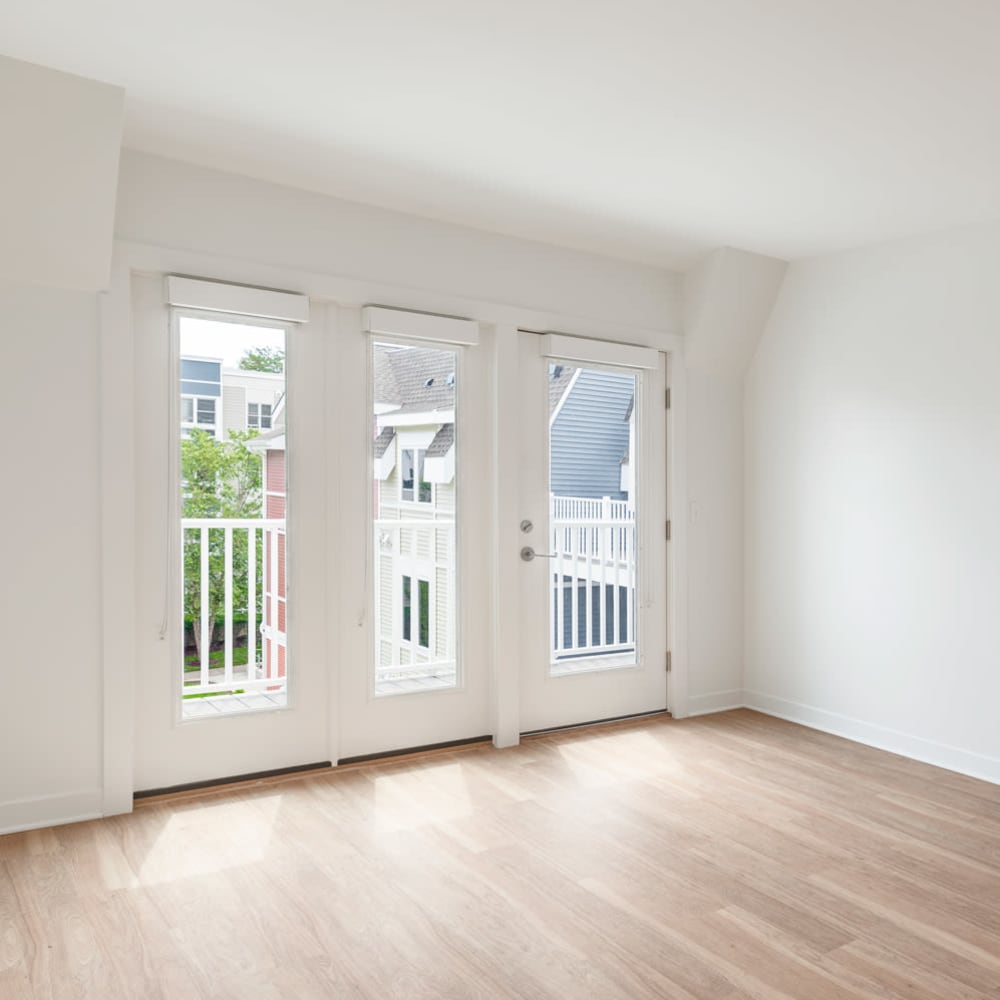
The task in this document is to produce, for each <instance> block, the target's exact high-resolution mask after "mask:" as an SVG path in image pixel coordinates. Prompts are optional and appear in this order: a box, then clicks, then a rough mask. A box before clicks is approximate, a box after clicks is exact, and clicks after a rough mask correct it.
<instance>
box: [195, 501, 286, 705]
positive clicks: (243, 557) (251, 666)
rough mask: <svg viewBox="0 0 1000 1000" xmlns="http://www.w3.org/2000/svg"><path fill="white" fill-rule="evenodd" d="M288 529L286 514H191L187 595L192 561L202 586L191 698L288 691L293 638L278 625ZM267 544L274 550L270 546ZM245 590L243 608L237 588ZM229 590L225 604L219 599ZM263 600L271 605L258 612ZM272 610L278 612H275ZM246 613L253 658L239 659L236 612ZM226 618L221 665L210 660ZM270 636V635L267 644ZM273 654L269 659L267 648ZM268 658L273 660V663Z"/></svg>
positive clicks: (197, 582)
mask: <svg viewBox="0 0 1000 1000" xmlns="http://www.w3.org/2000/svg"><path fill="white" fill-rule="evenodd" d="M284 532H285V521H284V519H283V518H183V519H182V520H181V535H182V539H183V551H184V556H183V558H182V561H181V574H182V593H185V594H186V593H187V589H186V582H187V581H185V580H184V571H185V566H186V564H187V563H188V562H189V561H193V562H194V564H195V566H196V567H197V570H196V572H195V573H194V574H193V576H192V579H193V581H194V582H195V585H196V589H197V599H196V601H195V608H194V613H193V614H192V615H191V617H192V618H193V620H194V623H195V627H196V628H197V630H198V643H197V645H198V649H199V652H200V656H199V665H198V666H199V669H198V671H197V674H196V676H197V680H189V677H191V676H192V675H193V674H194V672H193V671H191V672H185V674H184V685H183V687H184V690H183V694H184V695H204V694H218V693H223V692H227V691H232V690H236V689H240V690H243V691H246V692H251V691H270V692H276V691H282V690H284V687H285V680H286V678H285V676H284V675H283V672H282V674H281V675H279V662H278V647H279V646H284V645H285V642H286V637H285V633H284V632H283V631H279V629H278V627H277V626H278V608H277V605H278V601H279V599H280V600H281V601H282V602H283V601H284V595H283V594H280V593H279V579H278V572H279V557H278V551H279V537H280V536H282V535H283V534H284ZM265 547H266V548H265ZM192 555H193V556H194V557H195V558H193V560H189V556H192ZM237 588H239V589H240V590H241V591H243V594H242V597H241V600H240V601H239V607H238V608H236V607H235V604H236V601H235V592H236V590H237ZM220 592H221V605H220V601H219V597H220ZM258 598H260V599H261V602H262V603H263V605H264V609H263V613H260V612H258ZM268 608H270V611H269V610H268ZM237 611H238V612H239V613H240V614H241V615H243V614H245V615H246V619H247V622H246V654H245V655H246V661H245V663H242V664H234V662H233V661H234V653H235V651H236V650H237V648H239V649H241V651H242V645H241V646H239V647H238V646H237V644H236V642H235V641H234V617H235V614H236V613H237ZM217 614H220V615H221V617H222V619H223V656H222V665H221V669H220V668H219V667H213V666H212V665H211V662H210V653H211V647H212V643H213V640H214V633H215V619H216V616H217ZM265 640H269V641H267V642H266V643H265ZM265 646H266V648H267V649H268V650H269V655H267V656H266V657H265V656H264V649H265ZM265 661H266V662H265Z"/></svg>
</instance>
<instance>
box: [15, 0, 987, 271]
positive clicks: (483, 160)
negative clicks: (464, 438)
mask: <svg viewBox="0 0 1000 1000" xmlns="http://www.w3.org/2000/svg"><path fill="white" fill-rule="evenodd" d="M0 51H2V52H3V53H4V54H6V55H10V56H13V57H15V58H19V59H26V60H29V61H32V62H38V63H42V64H44V65H47V66H52V67H55V68H57V69H62V70H66V71H69V72H73V73H78V74H81V75H84V76H89V77H94V78H97V79H101V80H105V81H107V82H110V83H115V84H119V85H122V86H124V87H125V88H126V90H127V93H128V103H127V107H128V111H127V115H128V118H127V126H126V144H127V145H128V146H131V147H133V148H136V149H141V150H146V151H149V152H154V153H160V154H163V155H166V156H172V157H176V158H179V159H185V160H190V161H193V162H196V163H202V164H206V165H210V166H218V167H221V168H223V169H228V170H233V171H237V172H239V173H244V174H249V175H251V176H256V177H261V178H265V179H270V180H274V181H279V182H282V183H286V184H291V185H295V186H299V187H304V188H308V189H311V190H316V191H322V192H326V193H329V194H334V195H338V196H340V197H344V198H348V199H352V200H355V201H363V202H370V203H373V204H377V205H383V206H387V207H391V208H397V209H401V210H404V211H408V212H414V213H418V214H421V215H427V216H431V217H435V218H440V219H446V220H450V221H453V222H459V223H464V224H467V225H471V226H475V227H478V228H482V229H490V230H494V231H498V232H504V233H510V234H513V235H518V236H524V237H528V238H532V239H538V240H543V241H547V242H552V243H559V244H563V245H567V246H574V247H579V248H582V249H587V250H593V251H596V252H599V253H605V254H610V255H613V256H619V257H626V258H631V259H636V260H642V261H647V262H650V263H654V264H660V265H664V266H668V267H678V266H679V267H683V266H686V265H687V264H689V263H690V262H691V261H692V260H694V259H695V258H696V257H697V256H698V255H699V254H701V253H702V252H704V251H705V250H707V249H710V248H712V247H715V246H719V245H731V246H737V247H741V248H743V249H747V250H753V251H758V252H762V253H767V254H773V255H776V256H781V257H788V258H795V257H800V256H808V255H813V254H817V253H822V252H826V251H830V250H835V249H840V248H845V247H851V246H857V245H860V244H864V243H870V242H874V241H879V240H884V239H889V238H894V237H898V236H905V235H911V234H915V233H918V232H923V231H928V230H932V229H938V228H943V227H945V226H950V225H955V224H965V223H971V222H977V221H981V220H983V219H994V218H998V217H1000V113H998V110H1000V109H998V98H1000V69H998V67H1000V3H998V2H996V0H409V2H403V0H354V2H346V0H287V2H284V3H277V2H275V0H200V2H197V3H196V2H193V0H171V2H167V3H160V4H152V3H149V2H142V0H4V3H3V4H2V5H0Z"/></svg>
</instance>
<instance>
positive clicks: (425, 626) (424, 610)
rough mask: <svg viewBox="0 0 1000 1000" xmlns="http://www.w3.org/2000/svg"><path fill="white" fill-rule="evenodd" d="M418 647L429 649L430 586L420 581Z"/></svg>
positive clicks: (424, 581)
mask: <svg viewBox="0 0 1000 1000" xmlns="http://www.w3.org/2000/svg"><path fill="white" fill-rule="evenodd" d="M419 641H420V645H421V646H423V647H424V649H429V648H430V645H431V585H430V584H429V583H428V582H427V581H426V580H421V581H420V640H419Z"/></svg>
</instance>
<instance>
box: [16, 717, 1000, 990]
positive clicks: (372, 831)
mask: <svg viewBox="0 0 1000 1000" xmlns="http://www.w3.org/2000/svg"><path fill="white" fill-rule="evenodd" d="M0 997H3V998H4V1000H7V998H17V1000H25V998H35V997H39V998H40V997H46V998H47V997H58V998H64V997H65V998H68V997H86V998H100V1000H113V998H128V1000H141V998H147V997H150V998H152V997H164V998H171V1000H173V998H178V1000H198V998H202V997H218V998H223V997H225V998H232V1000H255V998H258V997H261V998H275V1000H278V998H281V1000H284V998H295V1000H308V998H314V997H315V998H319V997H323V998H327V997H333V998H340V997H344V998H349V997H370V998H378V1000H385V998H391V997H401V998H407V1000H409V998H424V997H426V998H444V997H460V998H474V997H483V998H489V997H523V998H542V997H554V998H567V1000H575V998H585V997H607V998H611V997H630V998H631V997H637V998H641V997H667V998H674V997H677V998H699V1000H703V998H711V1000H716V998H717V1000H736V998H744V997H756V998H772V997H775V998H792V1000H825V998H831V1000H839V998H845V1000H846V998H855V997H879V998H888V997H898V998H905V1000H920V998H935V1000H972V998H991V1000H1000V787H996V786H992V785H989V784H984V783H982V782H977V781H974V780H972V779H969V778H964V777H961V776H959V775H956V774H951V773H949V772H946V771H940V770H936V769H934V768H932V767H927V766H925V765H921V764H917V763H914V762H912V761H908V760H905V759H903V758H900V757H895V756H892V755H890V754H886V753H882V752H880V751H877V750H872V749H869V748H866V747H862V746H859V745H856V744H852V743H848V742H845V741H843V740H839V739H836V738H834V737H831V736H827V735H824V734H821V733H816V732H812V731H810V730H807V729H803V728H800V727H797V726H793V725H790V724H787V723H784V722H779V721H776V720H774V719H769V718H766V717H764V716H761V715H757V714H754V713H752V712H746V711H740V712H730V713H725V714H722V715H717V716H710V717H707V718H702V719H692V720H687V721H683V722H674V721H671V720H658V721H652V722H651V721H643V722H639V723H630V724H625V725H621V726H617V727H609V728H598V729H593V730H589V731H577V732H573V733H566V734H561V735H557V736H547V737H541V738H535V739H532V740H529V741H527V742H525V743H524V744H523V745H522V746H521V747H519V748H516V749H513V750H505V751H495V750H492V749H491V748H488V747H486V748H474V749H468V750H464V751H455V752H448V753H442V754H437V755H430V756H426V757H422V758H419V759H415V760H410V761H406V762H398V763H389V764H385V763H383V764H381V765H365V766H358V767H354V768H351V769H348V770H345V771H342V772H340V773H335V774H323V775H320V776H313V777H309V778H299V779H294V780H283V781H281V782H273V783H264V784H258V785H255V786H250V787H242V788H238V789H235V790H230V791H227V792H224V793H212V794H207V795H199V796H193V797H187V798H178V799H174V800H171V801H161V802H155V803H152V804H148V805H144V806H141V807H140V808H139V809H138V810H137V812H136V813H135V814H134V815H132V816H126V817H119V818H115V819H110V820H104V821H99V822H93V823H81V824H77V825H74V826H68V827H61V828H57V829H54V830H45V831H35V832H31V833H24V834H16V835H12V836H8V837H3V838H0Z"/></svg>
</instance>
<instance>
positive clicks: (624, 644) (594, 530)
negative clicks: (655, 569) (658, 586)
mask: <svg viewBox="0 0 1000 1000" xmlns="http://www.w3.org/2000/svg"><path fill="white" fill-rule="evenodd" d="M549 528H550V533H551V545H552V549H551V551H552V552H553V553H554V557H553V559H552V608H551V615H552V618H551V627H552V654H553V658H554V659H555V660H556V661H569V660H572V659H576V658H580V659H582V658H584V657H592V656H605V655H610V654H617V653H626V652H630V651H632V650H634V649H635V594H636V579H637V577H636V555H635V553H636V533H635V529H636V525H635V511H634V509H633V508H632V507H631V505H630V504H629V502H628V501H626V500H612V499H610V498H609V497H603V498H600V499H590V498H586V497H557V496H553V497H551V501H550V508H549Z"/></svg>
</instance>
